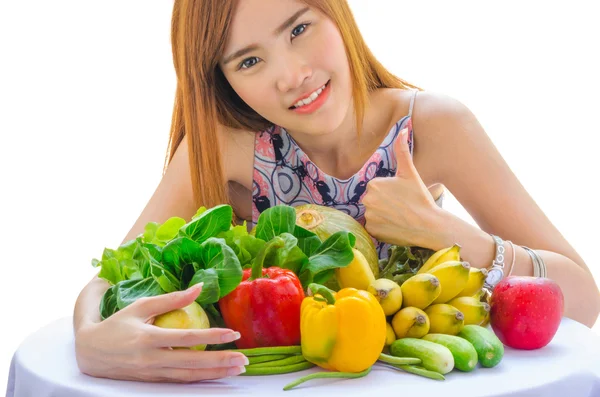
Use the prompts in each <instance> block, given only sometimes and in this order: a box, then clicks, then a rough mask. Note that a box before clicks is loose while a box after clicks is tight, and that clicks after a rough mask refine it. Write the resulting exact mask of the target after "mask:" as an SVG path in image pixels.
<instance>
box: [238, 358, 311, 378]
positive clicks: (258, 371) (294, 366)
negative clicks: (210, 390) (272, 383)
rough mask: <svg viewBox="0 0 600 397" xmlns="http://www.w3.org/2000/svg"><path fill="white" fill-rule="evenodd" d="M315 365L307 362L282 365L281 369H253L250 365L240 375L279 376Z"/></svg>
mask: <svg viewBox="0 0 600 397" xmlns="http://www.w3.org/2000/svg"><path fill="white" fill-rule="evenodd" d="M314 366H315V365H314V364H313V363H311V362H308V361H303V362H301V363H298V364H292V365H284V366H281V367H264V368H254V366H252V365H247V366H246V372H244V373H243V374H240V375H242V376H248V375H250V376H255V375H279V374H289V373H290V372H298V371H302V370H305V369H309V368H312V367H314Z"/></svg>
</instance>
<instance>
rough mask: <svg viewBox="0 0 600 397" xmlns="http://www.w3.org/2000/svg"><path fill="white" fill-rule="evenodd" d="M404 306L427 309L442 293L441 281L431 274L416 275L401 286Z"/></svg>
mask: <svg viewBox="0 0 600 397" xmlns="http://www.w3.org/2000/svg"><path fill="white" fill-rule="evenodd" d="M400 289H401V290H402V299H403V302H402V306H404V307H409V306H413V307H416V308H419V309H425V308H426V307H427V306H429V305H430V304H431V303H432V302H433V301H434V300H435V299H436V298H437V297H438V296H440V293H441V292H442V287H441V285H440V280H438V279H437V277H436V276H434V275H433V274H430V273H422V274H415V275H414V276H412V277H411V278H409V279H408V280H406V281H405V282H404V283H403V284H402V285H401V286H400Z"/></svg>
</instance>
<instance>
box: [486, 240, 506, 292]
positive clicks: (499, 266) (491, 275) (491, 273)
mask: <svg viewBox="0 0 600 397" xmlns="http://www.w3.org/2000/svg"><path fill="white" fill-rule="evenodd" d="M490 236H492V238H493V239H494V242H495V243H496V257H495V258H494V261H493V262H492V265H491V266H490V267H489V268H488V269H487V271H488V274H487V277H486V279H485V285H484V286H485V287H486V288H487V289H489V290H490V291H492V290H493V289H494V287H495V286H496V284H498V283H499V282H500V280H502V278H503V277H504V251H505V248H504V241H503V240H502V239H501V238H500V237H498V236H494V235H493V234H491V235H490Z"/></svg>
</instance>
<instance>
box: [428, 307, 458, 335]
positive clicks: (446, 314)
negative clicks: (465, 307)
mask: <svg viewBox="0 0 600 397" xmlns="http://www.w3.org/2000/svg"><path fill="white" fill-rule="evenodd" d="M425 314H427V316H428V317H429V323H430V327H429V332H430V333H432V334H447V335H457V334H458V333H459V332H460V331H461V330H462V328H463V326H464V325H465V316H464V315H463V314H462V312H461V311H460V310H458V309H457V308H455V307H454V306H451V305H448V304H446V303H438V304H436V305H431V306H429V307H428V308H427V309H425Z"/></svg>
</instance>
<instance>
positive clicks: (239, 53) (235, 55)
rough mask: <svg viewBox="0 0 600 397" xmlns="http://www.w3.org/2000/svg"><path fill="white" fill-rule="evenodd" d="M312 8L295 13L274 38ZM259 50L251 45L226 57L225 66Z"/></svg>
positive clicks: (276, 30) (256, 46)
mask: <svg viewBox="0 0 600 397" xmlns="http://www.w3.org/2000/svg"><path fill="white" fill-rule="evenodd" d="M309 9H310V8H309V7H304V8H302V9H300V10H298V11H296V12H295V13H294V15H292V16H291V17H289V18H288V19H286V20H285V21H284V22H283V23H282V24H281V26H279V27H278V28H277V29H275V32H273V35H274V36H279V35H280V34H281V33H283V32H284V31H286V30H287V29H288V28H289V27H291V26H292V25H293V24H294V22H296V19H298V18H300V16H301V15H302V14H304V13H305V12H307V11H308V10H309ZM257 49H258V45H256V44H251V45H249V46H247V47H244V48H242V49H241V50H237V51H236V52H234V53H233V54H231V55H229V56H227V57H225V59H224V60H223V64H227V63H229V62H231V61H233V60H234V59H236V58H239V57H241V56H243V55H246V54H247V53H249V52H252V51H255V50H257Z"/></svg>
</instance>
